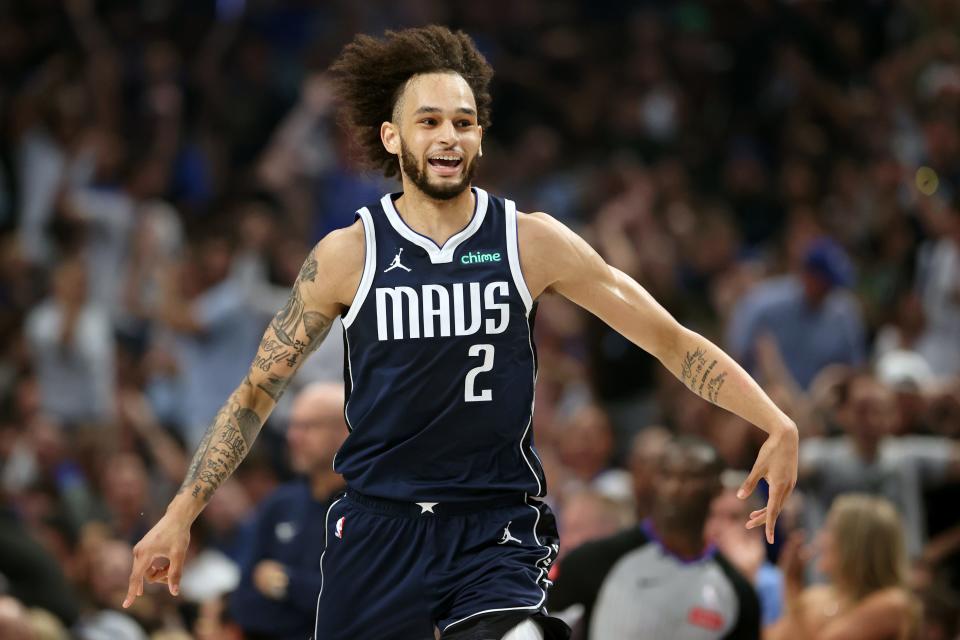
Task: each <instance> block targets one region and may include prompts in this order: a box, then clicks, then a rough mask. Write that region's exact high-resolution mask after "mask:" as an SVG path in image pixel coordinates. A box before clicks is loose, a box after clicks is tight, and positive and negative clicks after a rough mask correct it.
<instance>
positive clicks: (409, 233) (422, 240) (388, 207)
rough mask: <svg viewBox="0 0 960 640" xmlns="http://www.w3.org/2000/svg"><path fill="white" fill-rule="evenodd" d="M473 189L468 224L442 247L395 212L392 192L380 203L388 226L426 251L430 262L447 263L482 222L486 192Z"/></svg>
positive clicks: (486, 198) (486, 197) (485, 211)
mask: <svg viewBox="0 0 960 640" xmlns="http://www.w3.org/2000/svg"><path fill="white" fill-rule="evenodd" d="M473 191H474V193H475V194H476V196H477V204H476V208H475V209H474V212H473V218H471V219H470V224H468V225H467V226H466V227H464V228H463V229H461V230H460V231H459V232H457V233H455V234H453V235H452V236H450V237H449V238H447V241H446V242H444V243H443V246H442V247H439V246H437V243H436V242H434V241H433V240H431V239H430V238H428V237H426V236H424V235H421V234H419V233H417V232H416V231H414V230H413V229H411V228H410V227H409V226H407V223H406V222H404V221H403V218H402V217H400V214H399V213H397V209H396V207H394V206H393V194H391V193H388V194H387V195H385V196H383V198H381V199H380V204H381V205H382V206H383V210H384V211H385V212H386V214H387V220H388V221H389V222H390V226H392V227H393V228H394V229H395V230H396V232H397V233H399V234H400V235H401V236H403V237H404V238H406V239H407V240H409V241H410V242H412V243H413V244H415V245H417V246H418V247H420V248H421V249H423V250H424V251H426V252H427V255H428V256H430V262H431V263H433V264H448V263H450V262H453V253H454V252H455V251H456V250H457V247H459V246H460V245H461V244H463V243H464V242H466V241H467V240H469V239H470V237H471V236H472V235H473V234H475V233H476V232H477V230H478V229H480V225H482V224H483V219H484V218H485V217H486V215H487V200H488V196H487V192H486V191H484V190H483V189H481V188H480V187H473Z"/></svg>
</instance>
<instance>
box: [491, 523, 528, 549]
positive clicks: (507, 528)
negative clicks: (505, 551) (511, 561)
mask: <svg viewBox="0 0 960 640" xmlns="http://www.w3.org/2000/svg"><path fill="white" fill-rule="evenodd" d="M512 524H513V520H511V521H510V522H508V523H507V526H505V527H504V528H503V536H501V538H500V542H498V543H497V544H507V543H508V542H516V543H518V544H523V540H521V539H520V538H514V537H513V536H512V535H510V525H512Z"/></svg>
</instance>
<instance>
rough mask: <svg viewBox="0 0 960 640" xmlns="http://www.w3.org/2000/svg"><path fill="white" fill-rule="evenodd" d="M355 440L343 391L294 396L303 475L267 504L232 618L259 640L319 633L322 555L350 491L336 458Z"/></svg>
mask: <svg viewBox="0 0 960 640" xmlns="http://www.w3.org/2000/svg"><path fill="white" fill-rule="evenodd" d="M346 436H347V425H346V422H345V421H344V417H343V385H341V384H328V383H314V384H311V385H308V386H306V387H304V389H303V390H302V391H300V393H299V394H297V396H296V397H295V398H294V401H293V406H292V408H291V412H290V422H289V426H288V427H287V445H288V448H289V450H290V453H289V455H290V466H291V468H292V469H293V470H294V471H295V472H296V473H298V474H301V475H302V477H301V478H298V479H297V480H296V481H293V482H290V483H288V484H285V485H282V486H281V487H279V488H278V489H277V490H276V491H275V492H274V493H273V494H272V495H270V497H268V498H267V499H266V500H264V502H263V504H261V505H260V507H259V509H258V511H257V514H256V516H255V522H254V525H253V527H251V529H250V530H251V539H250V540H248V541H245V544H244V545H243V546H244V548H245V550H246V553H245V556H244V558H243V561H242V566H241V570H242V578H241V581H240V586H239V587H237V590H236V591H235V592H234V593H233V594H232V595H231V597H230V610H231V614H232V616H233V617H234V618H235V619H236V620H237V622H239V623H240V626H241V627H243V630H244V633H245V637H246V638H248V639H249V640H254V639H266V638H270V639H276V640H286V639H287V638H291V639H292V638H297V639H298V640H302V639H303V638H307V637H309V636H310V634H312V633H313V626H314V621H315V614H316V607H317V595H318V594H319V593H320V586H321V583H322V580H323V577H322V574H321V573H320V556H321V554H322V553H323V548H324V547H323V545H322V544H317V541H318V540H320V541H322V540H323V539H324V526H325V525H324V520H325V517H326V512H327V508H328V507H329V506H330V503H331V501H332V500H333V499H335V498H336V496H338V495H339V494H340V493H341V492H342V491H343V488H344V483H343V479H342V478H341V477H340V475H339V474H337V473H335V472H334V471H333V457H334V455H336V453H337V450H338V449H339V448H340V445H341V444H343V441H344V439H345V438H346Z"/></svg>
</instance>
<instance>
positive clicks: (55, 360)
mask: <svg viewBox="0 0 960 640" xmlns="http://www.w3.org/2000/svg"><path fill="white" fill-rule="evenodd" d="M24 330H25V332H26V335H27V338H28V340H29V346H30V351H31V354H32V357H33V359H34V361H35V363H36V369H37V378H38V380H39V382H40V396H41V402H42V405H43V409H44V411H46V412H47V413H49V414H50V415H53V416H55V417H57V418H59V419H60V420H61V421H63V422H64V423H65V424H67V425H71V426H72V425H77V424H80V423H93V424H101V423H104V422H109V421H110V420H111V419H112V418H113V416H114V406H113V398H114V393H115V381H114V343H113V328H112V325H111V321H110V315H109V313H108V311H107V309H106V308H104V307H102V306H99V305H97V304H95V303H94V302H93V301H92V300H90V299H89V297H88V295H87V269H86V266H85V264H84V262H83V261H82V260H81V259H80V257H79V256H73V257H71V258H68V259H66V260H65V261H63V262H62V263H60V265H59V266H58V267H57V269H56V271H55V272H54V275H53V295H52V296H51V297H50V298H48V299H46V300H45V301H43V302H42V303H40V305H39V306H37V307H36V308H34V309H33V310H32V311H31V312H30V315H29V316H28V317H27V320H26V326H25V329H24Z"/></svg>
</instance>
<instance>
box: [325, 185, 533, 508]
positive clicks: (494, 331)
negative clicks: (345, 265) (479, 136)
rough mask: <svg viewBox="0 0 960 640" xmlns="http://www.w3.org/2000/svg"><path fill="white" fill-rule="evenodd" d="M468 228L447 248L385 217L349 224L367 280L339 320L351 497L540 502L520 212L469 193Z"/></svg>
mask: <svg viewBox="0 0 960 640" xmlns="http://www.w3.org/2000/svg"><path fill="white" fill-rule="evenodd" d="M473 192H474V194H475V197H476V207H475V210H474V214H473V218H472V219H471V221H470V223H469V224H468V225H467V226H466V227H465V228H464V229H463V230H461V231H460V232H458V233H456V234H454V235H453V236H451V237H450V239H449V240H447V241H446V243H444V245H443V246H442V247H439V246H437V245H436V243H434V242H433V240H431V239H430V238H427V237H425V236H422V235H420V234H418V233H417V232H415V231H413V230H412V229H411V228H410V227H408V226H407V225H406V223H404V221H403V219H402V218H401V217H400V215H399V214H398V213H397V211H396V208H395V207H394V205H393V202H394V200H395V199H396V198H397V197H398V196H399V195H400V194H388V195H386V196H384V197H383V198H382V199H381V201H380V203H379V204H377V205H372V206H369V207H364V208H363V209H360V210H359V211H358V212H357V216H358V217H359V218H360V219H361V220H362V222H363V227H364V235H365V238H366V258H365V263H364V269H363V276H362V278H361V280H360V286H359V287H358V290H357V293H356V296H355V298H354V300H353V303H352V304H351V306H350V308H349V310H348V311H347V313H346V314H345V315H344V317H343V326H344V329H345V331H344V341H345V348H344V355H345V358H346V363H345V366H344V378H345V382H346V389H347V395H346V398H347V399H346V405H345V413H346V418H347V424H348V426H349V428H350V435H349V436H348V437H347V440H346V442H345V443H344V445H343V447H342V448H341V449H340V451H339V452H338V453H337V456H336V458H335V461H334V467H335V469H336V470H337V471H338V472H339V473H341V474H343V476H344V478H345V479H346V481H347V484H348V486H350V487H351V488H353V489H354V490H355V491H359V492H361V493H365V494H368V495H371V496H378V497H382V498H391V499H396V500H406V501H437V502H443V501H448V502H449V501H458V500H473V499H477V498H478V497H487V496H491V495H495V494H505V493H517V492H524V493H527V494H529V495H531V496H542V495H544V494H545V489H546V486H545V483H544V477H543V470H542V468H541V465H540V461H539V459H538V458H537V455H536V453H535V452H534V449H533V431H532V419H533V390H534V385H535V383H536V352H535V348H534V345H533V336H532V334H533V318H534V314H535V305H534V304H533V301H532V299H531V297H530V293H529V291H528V290H527V287H526V284H525V283H524V280H523V274H522V273H521V270H520V257H519V250H518V247H517V220H516V217H517V212H516V206H515V205H514V203H513V202H511V201H510V200H504V199H501V198H497V197H492V196H488V195H487V193H486V192H485V191H484V190H482V189H479V188H474V189H473Z"/></svg>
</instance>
